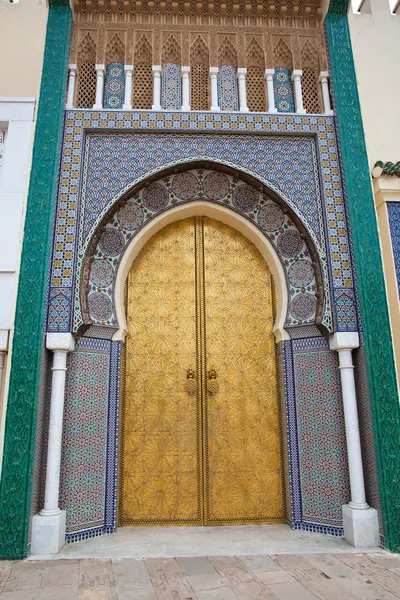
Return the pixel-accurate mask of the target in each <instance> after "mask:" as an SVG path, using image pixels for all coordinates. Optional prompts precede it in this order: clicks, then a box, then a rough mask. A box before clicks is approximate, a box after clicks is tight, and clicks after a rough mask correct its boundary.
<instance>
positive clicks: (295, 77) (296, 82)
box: [292, 69, 307, 115]
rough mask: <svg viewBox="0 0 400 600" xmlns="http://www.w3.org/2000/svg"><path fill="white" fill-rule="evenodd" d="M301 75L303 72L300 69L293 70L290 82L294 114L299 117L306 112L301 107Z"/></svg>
mask: <svg viewBox="0 0 400 600" xmlns="http://www.w3.org/2000/svg"><path fill="white" fill-rule="evenodd" d="M302 75H303V71H301V70H300V69H295V70H294V71H293V73H292V81H293V88H294V102H295V105H296V113H297V114H299V115H305V114H306V112H307V111H306V110H305V108H304V106H303V92H302V89H301V76H302Z"/></svg>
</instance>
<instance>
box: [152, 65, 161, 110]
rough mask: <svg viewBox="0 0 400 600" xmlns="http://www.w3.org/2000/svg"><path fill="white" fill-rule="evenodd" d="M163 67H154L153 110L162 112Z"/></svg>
mask: <svg viewBox="0 0 400 600" xmlns="http://www.w3.org/2000/svg"><path fill="white" fill-rule="evenodd" d="M161 70H162V69H161V65H156V66H153V106H152V107H151V108H152V110H161Z"/></svg>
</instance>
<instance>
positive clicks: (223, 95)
mask: <svg viewBox="0 0 400 600" xmlns="http://www.w3.org/2000/svg"><path fill="white" fill-rule="evenodd" d="M218 102H219V107H220V109H221V110H227V111H232V110H239V96H238V82H237V74H236V69H235V67H232V66H231V65H222V66H221V67H219V70H218Z"/></svg>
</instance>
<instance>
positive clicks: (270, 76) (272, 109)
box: [264, 69, 278, 113]
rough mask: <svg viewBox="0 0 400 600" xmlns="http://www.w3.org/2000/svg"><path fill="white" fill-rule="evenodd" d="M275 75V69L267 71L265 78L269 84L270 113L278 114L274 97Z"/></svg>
mask: <svg viewBox="0 0 400 600" xmlns="http://www.w3.org/2000/svg"><path fill="white" fill-rule="evenodd" d="M274 75H275V69H265V73H264V78H265V81H266V84H267V99H268V112H269V113H277V112H278V109H277V108H276V106H275V95H274Z"/></svg>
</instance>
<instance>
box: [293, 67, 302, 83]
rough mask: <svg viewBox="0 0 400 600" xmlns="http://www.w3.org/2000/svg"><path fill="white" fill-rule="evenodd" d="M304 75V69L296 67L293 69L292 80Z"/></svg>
mask: <svg viewBox="0 0 400 600" xmlns="http://www.w3.org/2000/svg"><path fill="white" fill-rule="evenodd" d="M302 75H303V71H302V70H301V69H294V70H293V71H292V81H293V80H294V79H295V78H296V77H301V76H302Z"/></svg>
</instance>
